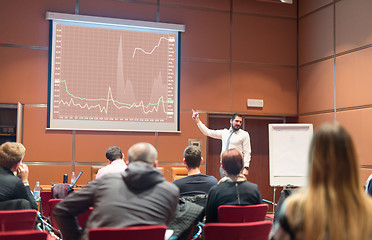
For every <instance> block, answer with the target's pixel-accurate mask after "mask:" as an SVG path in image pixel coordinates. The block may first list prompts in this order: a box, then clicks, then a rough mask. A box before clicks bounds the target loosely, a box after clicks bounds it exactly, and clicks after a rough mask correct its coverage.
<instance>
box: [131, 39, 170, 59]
mask: <svg viewBox="0 0 372 240" xmlns="http://www.w3.org/2000/svg"><path fill="white" fill-rule="evenodd" d="M162 39H164V40H167V41H169V42H171V41H175V40H174V39H173V38H166V37H161V38H160V39H159V42H158V44H157V45H155V47H154V48H153V49H152V50H151V51H150V52H146V51H145V50H143V49H142V48H137V47H136V48H135V49H134V51H133V55H132V58H134V55H135V54H136V51H137V50H141V51H142V52H143V53H145V54H152V53H153V52H154V51H155V49H156V48H158V47H159V46H160V42H161V40H162Z"/></svg>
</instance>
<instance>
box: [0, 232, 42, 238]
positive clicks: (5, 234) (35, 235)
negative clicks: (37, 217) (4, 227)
mask: <svg viewBox="0 0 372 240" xmlns="http://www.w3.org/2000/svg"><path fill="white" fill-rule="evenodd" d="M47 237H48V234H47V233H46V232H41V231H38V230H28V231H9V232H0V239H1V240H47Z"/></svg>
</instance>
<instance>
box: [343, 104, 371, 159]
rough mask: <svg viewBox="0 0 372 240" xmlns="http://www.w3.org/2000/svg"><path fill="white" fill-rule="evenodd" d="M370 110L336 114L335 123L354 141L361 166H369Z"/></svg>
mask: <svg viewBox="0 0 372 240" xmlns="http://www.w3.org/2000/svg"><path fill="white" fill-rule="evenodd" d="M371 119H372V109H371V108H368V109H361V110H352V111H344V112H338V113H337V121H338V122H339V123H340V124H342V125H343V126H344V127H345V128H346V129H347V130H348V131H349V133H350V135H351V136H352V138H353V140H354V144H355V147H356V149H357V152H358V156H359V159H360V160H359V161H360V164H361V165H371V162H372V161H371V151H370V149H371V142H372V134H371V133H372V125H371Z"/></svg>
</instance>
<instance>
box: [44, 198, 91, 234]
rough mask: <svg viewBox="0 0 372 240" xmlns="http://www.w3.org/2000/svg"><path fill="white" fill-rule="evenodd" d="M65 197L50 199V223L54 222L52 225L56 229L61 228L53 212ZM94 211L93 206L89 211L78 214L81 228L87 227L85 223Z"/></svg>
mask: <svg viewBox="0 0 372 240" xmlns="http://www.w3.org/2000/svg"><path fill="white" fill-rule="evenodd" d="M62 200H63V199H59V198H58V199H50V200H49V202H48V204H49V209H50V223H51V224H52V226H53V227H54V228H56V229H58V230H59V226H58V224H57V222H56V219H55V218H54V216H53V214H52V212H53V209H54V208H55V206H56V205H57V204H58V203H59V202H60V201H62ZM92 211H93V208H92V207H90V208H89V209H88V210H87V211H85V212H83V213H82V214H80V215H79V216H77V219H78V222H79V225H80V227H81V228H83V229H84V228H85V225H86V223H87V221H88V218H89V216H90V214H91V213H92Z"/></svg>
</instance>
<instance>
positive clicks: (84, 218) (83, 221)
mask: <svg viewBox="0 0 372 240" xmlns="http://www.w3.org/2000/svg"><path fill="white" fill-rule="evenodd" d="M92 211H93V207H90V208H89V209H88V210H86V211H85V212H83V213H82V214H80V215H79V216H77V219H78V222H79V225H80V227H81V228H82V229H84V228H85V225H86V224H87V222H88V218H89V216H90V214H91V213H92Z"/></svg>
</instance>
